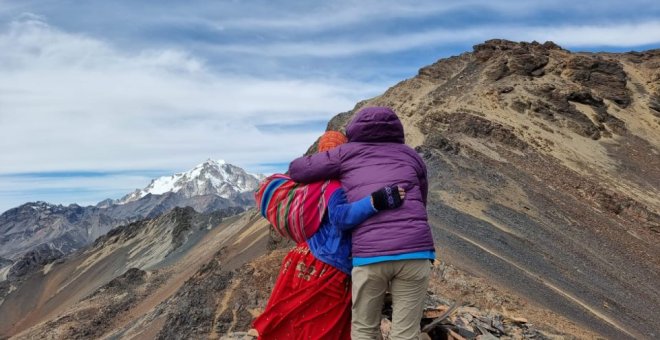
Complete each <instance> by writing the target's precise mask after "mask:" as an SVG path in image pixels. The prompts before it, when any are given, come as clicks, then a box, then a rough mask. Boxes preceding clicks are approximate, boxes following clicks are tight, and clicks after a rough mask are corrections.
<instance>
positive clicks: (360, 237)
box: [289, 107, 435, 339]
mask: <svg viewBox="0 0 660 340" xmlns="http://www.w3.org/2000/svg"><path fill="white" fill-rule="evenodd" d="M346 135H347V137H348V143H347V144H343V145H341V146H339V147H337V148H334V149H332V150H329V151H326V152H321V153H317V154H314V155H310V156H305V157H301V158H298V159H296V160H294V161H293V162H291V164H290V165H289V175H290V176H291V178H292V179H293V180H294V181H297V182H302V183H309V182H314V181H319V180H324V179H339V180H340V181H341V184H342V188H343V189H344V191H345V194H346V199H347V201H348V202H355V201H357V200H360V199H361V198H363V197H365V196H368V195H370V194H371V193H372V192H375V191H377V190H378V189H380V188H382V187H383V186H390V187H391V190H392V191H395V190H396V186H400V187H402V188H403V189H404V190H405V192H406V195H405V199H404V201H403V204H402V205H401V207H399V208H398V209H394V210H384V211H382V212H380V213H379V214H378V215H375V216H373V217H370V218H369V219H367V220H366V221H364V222H363V223H361V224H359V225H358V226H357V227H355V228H353V229H352V256H353V270H352V277H353V284H352V285H353V288H352V290H353V307H352V329H351V336H352V338H353V339H376V338H377V337H378V334H379V332H380V329H379V326H380V315H381V308H382V305H383V300H384V296H385V291H386V290H387V289H388V288H389V290H390V292H391V294H392V303H393V306H392V307H393V313H392V330H391V333H390V336H391V337H392V339H417V337H418V336H419V322H420V320H421V317H422V312H423V303H424V297H425V295H426V289H427V287H428V281H429V275H430V270H431V265H430V264H429V260H431V261H432V260H434V259H435V247H434V244H433V236H432V234H431V228H430V227H429V224H428V218H427V214H426V199H427V194H428V182H427V178H426V176H427V175H426V165H425V164H424V161H423V160H422V159H421V157H419V155H418V154H417V153H416V152H415V151H414V150H413V149H411V148H410V147H409V146H407V145H405V144H404V133H403V125H402V124H401V121H400V120H399V118H398V117H397V115H396V114H395V113H394V111H392V109H390V108H387V107H368V108H364V109H362V110H360V111H359V112H358V113H357V114H356V116H355V117H354V118H353V120H352V121H351V122H350V123H349V124H348V126H347V128H346ZM396 197H398V196H397V195H389V198H390V199H396ZM376 208H377V207H376ZM331 217H332V216H331Z"/></svg>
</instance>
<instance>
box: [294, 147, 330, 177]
mask: <svg viewBox="0 0 660 340" xmlns="http://www.w3.org/2000/svg"><path fill="white" fill-rule="evenodd" d="M340 170H341V147H337V148H334V149H332V150H329V151H324V152H319V153H315V154H313V155H309V156H303V157H300V158H297V159H294V160H293V162H291V164H289V176H290V177H291V179H293V180H294V181H296V182H300V183H311V182H316V181H321V180H326V179H336V178H339V175H340V173H341V171H340Z"/></svg>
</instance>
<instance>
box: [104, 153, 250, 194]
mask: <svg viewBox="0 0 660 340" xmlns="http://www.w3.org/2000/svg"><path fill="white" fill-rule="evenodd" d="M261 179H263V176H262V175H254V174H250V173H248V172H246V171H245V170H243V169H242V168H239V167H237V166H235V165H231V164H228V163H226V162H225V161H223V160H219V161H215V160H212V159H209V160H207V161H206V162H204V163H202V164H199V165H197V166H196V167H194V168H193V169H192V170H190V171H187V172H181V173H177V174H174V175H171V176H163V177H160V178H157V179H154V180H152V181H151V183H150V184H149V185H148V186H147V187H146V188H144V189H138V190H135V191H134V192H132V193H131V194H128V195H126V196H124V197H123V198H121V199H119V200H117V201H116V202H115V204H126V203H128V202H133V201H137V200H139V199H141V198H143V197H145V196H147V195H148V194H152V195H163V194H166V193H179V194H180V195H182V196H183V197H187V198H190V197H194V196H202V195H217V196H220V197H222V198H227V199H231V198H233V197H236V196H238V195H239V194H242V193H246V192H252V191H254V190H255V189H256V188H257V186H258V185H259V181H260V180H261Z"/></svg>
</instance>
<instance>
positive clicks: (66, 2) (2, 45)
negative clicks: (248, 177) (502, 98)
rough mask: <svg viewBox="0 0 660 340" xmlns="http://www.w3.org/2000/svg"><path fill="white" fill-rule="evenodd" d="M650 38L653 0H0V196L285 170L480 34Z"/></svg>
mask: <svg viewBox="0 0 660 340" xmlns="http://www.w3.org/2000/svg"><path fill="white" fill-rule="evenodd" d="M493 38H504V39H509V40H514V41H532V40H536V41H539V42H544V41H546V40H552V41H554V42H556V43H558V44H559V45H561V46H562V47H564V48H567V49H570V50H573V51H616V52H618V51H629V50H644V49H650V48H658V47H660V1H657V0H654V1H645V0H630V1H607V0H602V1H593V0H583V1H574V0H571V1H567V0H555V1H531V0H528V1H510V0H498V1H472V0H459V1H453V0H452V1H389V0H378V1H375V0H362V1H331V0H326V1H265V0H264V1H249V0H245V1H169V0H162V1H144V0H130V1H128V0H114V1H94V0H89V1H73V0H58V1H51V0H40V1H30V0H20V1H6V0H0V150H1V151H0V212H3V211H5V210H7V209H10V208H12V207H15V206H18V205H20V204H23V203H25V202H29V201H47V202H50V203H56V204H69V203H74V202H75V203H78V204H81V205H87V204H95V203H97V202H99V201H101V200H103V199H105V198H113V199H116V198H120V197H122V196H123V195H125V194H127V193H129V192H131V191H133V190H134V189H136V188H142V187H145V186H146V185H148V184H149V182H150V180H151V179H152V178H155V177H158V176H162V175H169V174H173V173H176V172H181V171H186V170H188V169H191V168H193V167H194V166H195V165H197V164H199V163H201V162H203V161H205V160H206V159H208V158H212V159H223V160H225V161H227V162H228V163H231V164H234V165H238V166H240V167H243V168H245V169H246V170H248V171H250V172H254V173H273V172H281V171H284V170H286V167H287V165H288V162H289V161H290V160H292V159H293V158H295V157H298V156H300V155H301V154H302V153H304V152H305V150H306V149H307V148H308V146H309V145H310V144H312V143H313V141H314V140H315V139H316V138H317V137H318V136H319V135H320V134H321V133H322V132H323V131H324V130H325V127H326V124H327V121H328V120H329V119H330V118H331V117H333V116H334V115H335V114H337V113H340V112H344V111H348V110H351V109H352V108H353V107H354V106H355V104H356V103H357V102H358V101H360V100H364V99H368V98H371V97H374V96H377V95H379V94H381V93H383V92H384V91H385V90H387V89H388V88H389V87H391V86H393V85H395V84H396V83H398V82H399V81H401V80H404V79H407V78H410V77H413V76H415V74H416V73H417V71H418V70H419V68H421V67H423V66H425V65H428V64H431V63H433V62H435V61H437V60H438V59H441V58H446V57H449V56H452V55H457V54H460V53H463V52H469V51H471V50H472V46H473V45H475V44H478V43H481V42H483V41H485V40H488V39H493Z"/></svg>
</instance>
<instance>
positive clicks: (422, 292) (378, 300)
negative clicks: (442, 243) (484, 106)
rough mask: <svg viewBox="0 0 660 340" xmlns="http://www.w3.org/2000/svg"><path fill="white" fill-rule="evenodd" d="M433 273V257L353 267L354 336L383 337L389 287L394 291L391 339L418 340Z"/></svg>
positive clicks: (359, 339)
mask: <svg viewBox="0 0 660 340" xmlns="http://www.w3.org/2000/svg"><path fill="white" fill-rule="evenodd" d="M430 273H431V263H430V262H429V260H400V261H387V262H379V263H374V264H370V265H366V266H359V267H353V271H352V279H353V317H352V318H353V320H352V324H351V339H353V340H361V339H380V336H381V335H380V320H381V310H382V308H383V299H384V297H385V291H386V290H387V289H388V287H389V289H390V293H391V294H392V330H391V332H390V337H391V339H393V340H395V339H396V340H398V339H418V338H419V322H420V320H421V319H422V312H423V309H424V299H425V297H426V290H427V288H428V285H429V275H430Z"/></svg>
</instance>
